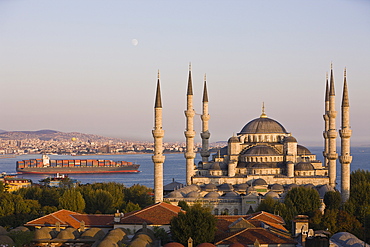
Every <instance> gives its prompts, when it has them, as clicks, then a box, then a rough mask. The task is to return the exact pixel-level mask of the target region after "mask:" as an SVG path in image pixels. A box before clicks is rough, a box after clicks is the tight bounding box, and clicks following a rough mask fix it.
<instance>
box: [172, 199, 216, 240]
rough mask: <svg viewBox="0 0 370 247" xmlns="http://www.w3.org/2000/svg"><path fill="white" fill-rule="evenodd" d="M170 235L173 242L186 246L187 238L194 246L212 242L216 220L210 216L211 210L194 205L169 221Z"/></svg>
mask: <svg viewBox="0 0 370 247" xmlns="http://www.w3.org/2000/svg"><path fill="white" fill-rule="evenodd" d="M170 229H171V233H172V236H173V238H174V240H175V241H177V242H179V243H181V244H183V245H184V246H186V245H187V241H188V239H189V237H191V238H192V239H193V241H194V246H196V245H198V244H200V243H210V242H213V241H214V237H215V232H216V218H215V217H214V216H213V215H212V214H211V209H209V208H205V207H202V206H201V205H199V204H196V205H194V206H192V207H190V208H189V210H188V211H186V213H183V212H180V213H179V214H178V216H177V217H174V218H173V219H172V220H171V226H170Z"/></svg>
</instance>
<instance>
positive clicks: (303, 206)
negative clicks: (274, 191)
mask: <svg viewBox="0 0 370 247" xmlns="http://www.w3.org/2000/svg"><path fill="white" fill-rule="evenodd" d="M284 203H285V205H286V207H287V208H290V210H291V211H292V213H294V214H306V215H308V216H312V215H313V214H314V212H315V210H316V209H318V208H319V207H320V196H319V193H318V192H317V190H315V189H311V188H305V187H297V188H293V189H292V190H290V191H289V192H288V193H287V195H286V197H285V200H284Z"/></svg>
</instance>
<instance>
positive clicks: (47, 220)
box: [24, 209, 80, 228]
mask: <svg viewBox="0 0 370 247" xmlns="http://www.w3.org/2000/svg"><path fill="white" fill-rule="evenodd" d="M72 214H75V215H78V214H79V213H76V212H73V211H69V210H66V209H61V210H59V211H56V212H54V213H51V214H48V215H45V216H43V217H40V218H37V219H35V220H31V221H29V222H27V223H26V224H24V225H25V226H55V224H56V223H57V222H60V226H62V227H66V226H72V227H74V228H79V227H80V223H79V222H78V221H77V220H76V219H75V218H73V217H71V215H72Z"/></svg>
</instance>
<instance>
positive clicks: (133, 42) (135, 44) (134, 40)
mask: <svg viewBox="0 0 370 247" xmlns="http://www.w3.org/2000/svg"><path fill="white" fill-rule="evenodd" d="M131 43H132V45H133V46H137V44H139V41H138V40H137V39H132V40H131Z"/></svg>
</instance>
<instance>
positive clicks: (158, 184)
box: [152, 70, 165, 203]
mask: <svg viewBox="0 0 370 247" xmlns="http://www.w3.org/2000/svg"><path fill="white" fill-rule="evenodd" d="M152 134H153V138H154V155H153V156H152V160H153V163H154V202H155V203H157V202H162V201H163V163H164V160H165V157H164V156H163V137H164V130H163V129H162V99H161V88H160V79H159V70H158V80H157V92H156V96H155V103H154V130H153V131H152Z"/></svg>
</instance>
